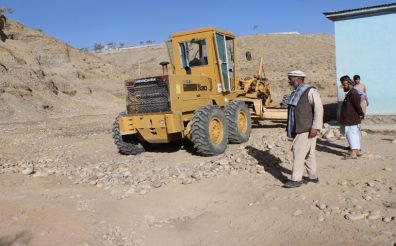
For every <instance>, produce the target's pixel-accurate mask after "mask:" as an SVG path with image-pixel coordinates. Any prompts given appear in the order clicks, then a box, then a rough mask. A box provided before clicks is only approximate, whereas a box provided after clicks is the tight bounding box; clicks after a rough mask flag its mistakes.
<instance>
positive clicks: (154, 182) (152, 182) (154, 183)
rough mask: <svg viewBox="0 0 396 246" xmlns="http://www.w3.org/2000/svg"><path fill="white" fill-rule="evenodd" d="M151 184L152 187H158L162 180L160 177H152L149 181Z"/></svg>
mask: <svg viewBox="0 0 396 246" xmlns="http://www.w3.org/2000/svg"><path fill="white" fill-rule="evenodd" d="M151 186H152V187H154V188H159V187H161V186H162V182H161V180H160V179H154V180H153V181H151Z"/></svg>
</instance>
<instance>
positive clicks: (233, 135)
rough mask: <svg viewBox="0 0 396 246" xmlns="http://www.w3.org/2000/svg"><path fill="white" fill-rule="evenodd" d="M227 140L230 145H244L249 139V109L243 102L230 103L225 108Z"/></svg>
mask: <svg viewBox="0 0 396 246" xmlns="http://www.w3.org/2000/svg"><path fill="white" fill-rule="evenodd" d="M226 115H227V122H228V140H229V142H230V143H245V142H247V141H248V140H249V138H250V133H251V131H252V129H251V124H252V122H251V118H250V112H249V108H248V107H247V106H246V104H245V103H244V102H243V101H232V102H230V103H229V104H228V105H227V108H226Z"/></svg>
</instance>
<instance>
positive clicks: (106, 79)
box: [0, 20, 396, 246]
mask: <svg viewBox="0 0 396 246" xmlns="http://www.w3.org/2000/svg"><path fill="white" fill-rule="evenodd" d="M0 26H1V25H0ZM3 31H4V33H5V34H6V35H7V37H8V39H7V40H6V41H5V42H2V41H0V76H1V77H0V132H1V137H0V146H1V148H0V246H10V245H59V246H63V245H84V246H85V245H395V243H396V181H395V180H396V179H395V174H396V173H395V172H396V162H395V159H396V153H395V151H394V150H395V146H396V145H395V144H396V141H395V133H396V127H395V126H396V123H395V119H394V118H391V119H388V120H389V121H388V122H387V123H389V125H379V124H378V123H379V122H378V120H380V122H383V121H382V120H381V119H372V120H370V121H367V123H370V125H368V124H367V125H366V126H365V128H366V129H367V133H368V134H366V135H365V137H364V138H363V152H364V155H363V156H362V157H360V158H359V159H358V160H348V161H345V160H342V155H343V154H344V153H345V151H344V150H343V149H342V148H343V146H345V145H346V143H345V140H344V139H342V138H340V137H339V136H338V131H337V127H336V126H326V130H324V131H323V132H322V135H323V138H320V139H319V140H318V147H317V157H318V163H319V177H320V183H319V184H307V185H304V186H303V187H301V188H299V189H292V190H288V189H284V188H282V187H281V186H282V183H283V182H284V181H285V180H286V179H287V178H288V177H290V169H291V160H292V156H291V152H290V146H291V142H290V141H288V140H287V138H286V136H285V132H284V127H285V126H284V125H283V124H275V123H271V122H262V123H261V124H260V125H256V126H255V127H254V129H253V131H252V135H251V138H250V140H249V142H247V143H245V144H242V145H229V146H228V149H227V151H226V152H225V153H224V154H223V155H220V156H215V157H201V156H198V155H197V154H196V153H195V152H194V150H193V148H192V147H191V144H189V143H188V142H182V143H181V144H170V145H155V146H154V147H153V149H152V150H151V151H149V152H145V153H143V154H141V155H138V156H123V155H119V154H118V153H117V150H116V147H115V145H114V144H113V140H112V137H111V124H112V122H113V120H114V117H115V115H117V114H118V112H119V111H121V110H123V108H124V94H123V93H124V92H123V88H122V81H123V80H124V79H125V78H128V77H134V76H136V57H137V56H138V55H139V56H140V58H141V59H142V60H141V62H142V61H144V63H143V62H142V67H143V68H144V69H142V75H145V73H147V74H146V75H152V74H151V72H154V71H157V72H158V71H159V72H160V71H161V70H160V67H159V65H158V62H159V61H161V60H162V59H160V58H162V57H161V56H160V55H158V54H160V53H161V52H164V50H163V49H162V48H148V49H141V50H138V49H136V50H133V51H128V52H136V53H128V54H119V53H111V54H110V53H106V54H99V56H100V57H101V58H102V59H100V58H98V57H96V56H94V55H92V54H85V53H81V52H80V51H78V50H76V49H73V48H72V47H70V46H67V45H66V44H64V43H62V42H60V41H57V40H55V39H53V38H51V37H48V36H46V35H44V34H43V33H41V32H39V31H38V30H31V29H28V28H25V27H24V26H22V25H21V24H18V23H16V22H13V21H10V20H8V22H7V24H6V26H5V29H4V30H3ZM241 40H242V41H241ZM333 45H334V44H333V37H332V36H326V35H285V36H283V35H282V36H280V35H276V36H274V35H258V36H249V37H241V38H240V39H238V46H239V47H240V48H241V49H243V48H246V47H247V46H248V47H250V48H251V49H253V50H254V49H257V50H258V52H262V53H264V54H265V58H266V67H267V68H268V69H267V70H266V72H267V75H268V77H269V78H270V79H271V80H273V81H275V82H279V83H281V81H282V80H283V77H284V74H285V73H286V72H287V71H288V70H289V68H293V69H294V68H299V69H301V70H305V71H306V72H307V73H308V75H309V76H310V78H312V81H318V83H322V86H323V88H322V89H320V88H319V89H320V90H321V93H322V95H324V96H331V95H332V94H331V93H330V92H331V90H332V88H333V87H332V86H331V84H332V83H333V81H334V79H335V78H334V74H335V70H334V66H335V65H334V61H333V60H334V53H333V49H334V47H333ZM270 48H271V49H270ZM156 49H158V50H156ZM306 49H310V51H305V53H301V55H299V54H300V52H302V51H303V50H306ZM285 50H287V51H288V52H286V51H285ZM295 50H297V51H295ZM298 50H300V52H298ZM292 51H295V52H294V53H293V52H292ZM139 52H140V53H139ZM156 52H158V53H156ZM265 52H267V53H265ZM290 52H292V53H290ZM242 54H243V53H242ZM258 54H261V53H258ZM295 56H298V57H299V58H300V59H295ZM128 57H129V58H128ZM239 57H242V55H241V54H240V56H239ZM143 58H147V59H148V60H143ZM151 59H154V60H151ZM156 59H158V60H156ZM104 60H108V61H110V60H111V62H112V64H113V65H111V64H107V63H106V62H105V61H104ZM118 60H119V61H120V62H119V63H118ZM310 62H311V63H310ZM120 64H125V66H121V65H120ZM145 64H148V65H147V67H146V68H145V67H144V66H146V65H145ZM252 67H253V68H252ZM252 67H250V65H248V63H244V62H243V63H242V65H241V67H240V72H241V74H243V73H245V72H246V74H249V73H250V71H248V70H249V69H251V71H254V72H255V71H256V69H257V68H256V65H253V66H252ZM244 68H245V69H244ZM310 68H311V69H310ZM150 69H153V70H150ZM157 69H158V70H157ZM314 71H315V72H314ZM332 76H333V77H332ZM319 81H320V82H319ZM322 81H323V82H322ZM282 83H284V81H282ZM333 89H334V88H333ZM326 93H329V94H328V95H327V94H326ZM333 98H334V97H333ZM329 100H330V99H329ZM369 129H373V130H369Z"/></svg>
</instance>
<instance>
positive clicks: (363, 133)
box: [360, 131, 368, 137]
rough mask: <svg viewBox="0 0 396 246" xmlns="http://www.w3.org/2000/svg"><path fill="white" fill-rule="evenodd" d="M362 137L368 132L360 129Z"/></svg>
mask: <svg viewBox="0 0 396 246" xmlns="http://www.w3.org/2000/svg"><path fill="white" fill-rule="evenodd" d="M360 132H361V134H362V136H363V137H366V136H367V135H368V134H367V132H365V131H360Z"/></svg>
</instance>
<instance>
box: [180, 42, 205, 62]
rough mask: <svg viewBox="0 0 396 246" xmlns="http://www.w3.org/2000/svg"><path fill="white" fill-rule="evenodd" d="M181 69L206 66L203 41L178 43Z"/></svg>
mask: <svg viewBox="0 0 396 246" xmlns="http://www.w3.org/2000/svg"><path fill="white" fill-rule="evenodd" d="M179 49H180V64H181V66H182V68H185V67H197V66H205V65H208V48H207V44H206V40H205V39H192V40H191V41H188V42H182V43H179Z"/></svg>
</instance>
